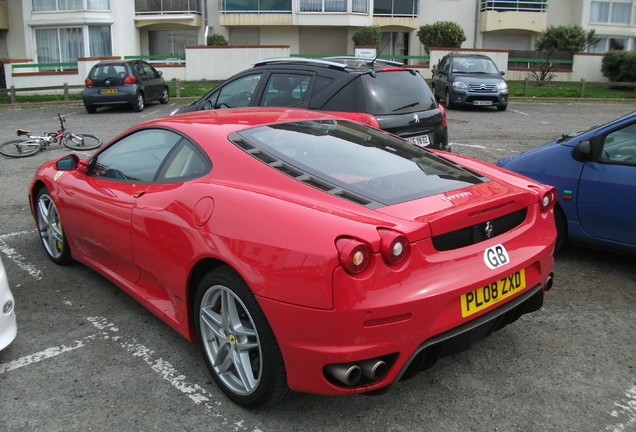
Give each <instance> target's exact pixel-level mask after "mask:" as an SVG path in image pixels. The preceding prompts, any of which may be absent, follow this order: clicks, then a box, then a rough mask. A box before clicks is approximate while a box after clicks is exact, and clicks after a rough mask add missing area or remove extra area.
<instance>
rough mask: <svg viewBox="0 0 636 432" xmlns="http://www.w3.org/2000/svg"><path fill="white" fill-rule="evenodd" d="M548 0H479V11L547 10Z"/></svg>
mask: <svg viewBox="0 0 636 432" xmlns="http://www.w3.org/2000/svg"><path fill="white" fill-rule="evenodd" d="M547 10H548V0H517V1H509V0H508V1H504V0H481V11H482V12H484V11H496V12H547Z"/></svg>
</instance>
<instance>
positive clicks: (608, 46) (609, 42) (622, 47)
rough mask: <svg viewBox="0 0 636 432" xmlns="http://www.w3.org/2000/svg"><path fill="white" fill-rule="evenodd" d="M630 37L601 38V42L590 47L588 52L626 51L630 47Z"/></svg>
mask: <svg viewBox="0 0 636 432" xmlns="http://www.w3.org/2000/svg"><path fill="white" fill-rule="evenodd" d="M628 43H629V39H627V38H615V37H605V38H601V40H600V41H599V43H597V44H596V45H593V46H591V47H589V48H588V52H591V53H606V52H608V51H626V50H628V49H629V47H628Z"/></svg>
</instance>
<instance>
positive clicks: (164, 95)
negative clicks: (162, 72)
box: [159, 87, 170, 104]
mask: <svg viewBox="0 0 636 432" xmlns="http://www.w3.org/2000/svg"><path fill="white" fill-rule="evenodd" d="M169 101H170V95H169V94H168V87H165V88H164V89H163V91H162V92H161V99H159V102H160V103H162V104H167V103H168V102H169Z"/></svg>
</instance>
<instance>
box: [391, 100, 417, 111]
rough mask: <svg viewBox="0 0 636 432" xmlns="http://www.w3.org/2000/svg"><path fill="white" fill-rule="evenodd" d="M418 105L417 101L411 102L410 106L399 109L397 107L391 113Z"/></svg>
mask: <svg viewBox="0 0 636 432" xmlns="http://www.w3.org/2000/svg"><path fill="white" fill-rule="evenodd" d="M419 104H420V103H419V102H418V101H415V102H411V103H410V104H408V105H404V106H401V107H399V108H396V109H394V110H393V112H396V111H400V110H403V109H405V108H411V107H414V106H415V105H419Z"/></svg>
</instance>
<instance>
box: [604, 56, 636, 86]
mask: <svg viewBox="0 0 636 432" xmlns="http://www.w3.org/2000/svg"><path fill="white" fill-rule="evenodd" d="M601 72H602V73H603V76H604V77H606V78H607V79H609V80H610V81H612V82H636V52H633V51H610V52H608V53H607V54H605V56H604V57H603V62H602V64H601Z"/></svg>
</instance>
